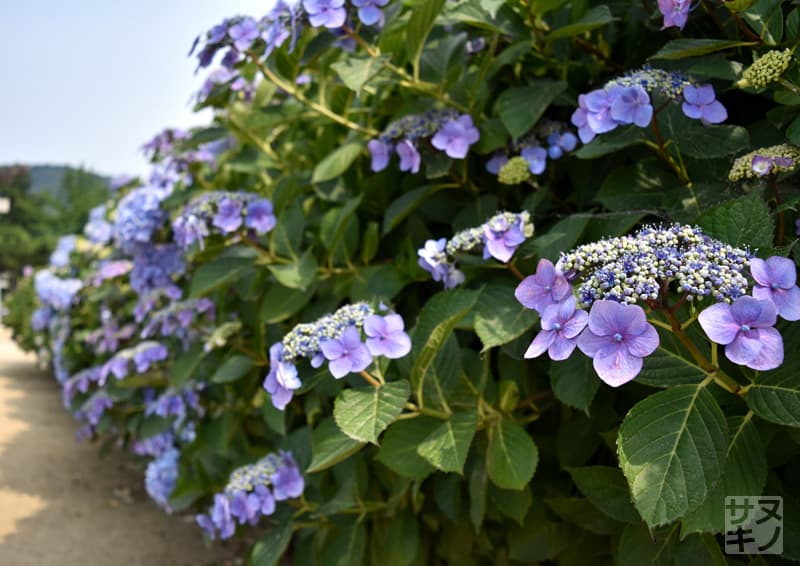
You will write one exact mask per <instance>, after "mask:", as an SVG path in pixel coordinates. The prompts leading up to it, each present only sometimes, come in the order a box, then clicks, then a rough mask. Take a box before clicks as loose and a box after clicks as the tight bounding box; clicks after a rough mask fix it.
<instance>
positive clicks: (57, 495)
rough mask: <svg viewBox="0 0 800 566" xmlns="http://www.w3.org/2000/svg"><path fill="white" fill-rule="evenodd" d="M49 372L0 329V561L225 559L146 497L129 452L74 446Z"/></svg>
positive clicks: (225, 553)
mask: <svg viewBox="0 0 800 566" xmlns="http://www.w3.org/2000/svg"><path fill="white" fill-rule="evenodd" d="M76 429H77V424H76V423H75V422H74V421H73V420H72V417H71V416H70V415H69V414H67V412H66V411H64V409H63V408H62V406H61V398H60V394H59V389H58V387H57V385H56V383H55V382H54V380H53V378H52V377H51V376H50V375H49V374H48V373H46V372H41V371H39V370H37V369H36V367H35V364H34V360H33V358H31V357H29V356H25V355H24V354H23V353H21V352H20V351H19V350H18V349H17V348H16V347H15V346H14V344H13V343H12V342H11V340H10V337H9V333H8V331H7V330H5V329H3V328H0V565H2V566H29V565H30V566H33V565H36V566H50V565H59V566H61V565H63V566H73V565H75V566H108V565H112V566H128V565H131V566H134V565H139V564H141V565H147V566H161V565H167V566H172V565H177V566H180V565H184V564H185V565H189V564H192V565H211V564H215V565H216V564H226V563H230V561H229V557H230V550H228V549H224V548H220V547H219V545H216V546H214V547H211V548H206V547H205V546H204V544H203V540H202V536H201V533H200V530H199V528H198V527H197V526H195V525H194V524H193V522H189V521H190V520H191V519H190V518H189V517H183V516H176V515H171V516H170V515H167V514H166V513H164V512H163V511H161V510H160V509H159V508H157V507H156V505H155V504H154V503H152V502H151V501H150V499H149V498H148V497H147V494H146V493H145V491H144V487H143V481H144V480H143V477H144V476H143V471H142V469H141V468H140V467H139V466H138V465H137V464H136V463H135V461H134V460H133V458H132V457H130V456H128V455H126V454H121V453H120V452H118V451H117V452H113V453H111V454H108V455H106V456H105V457H104V458H103V459H100V457H99V456H98V447H97V446H96V445H94V444H88V443H84V444H77V443H76V442H75V439H74V434H75V430H76Z"/></svg>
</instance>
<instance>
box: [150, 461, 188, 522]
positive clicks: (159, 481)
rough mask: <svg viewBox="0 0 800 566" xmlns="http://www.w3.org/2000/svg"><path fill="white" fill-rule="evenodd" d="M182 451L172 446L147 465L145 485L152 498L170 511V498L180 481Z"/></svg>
mask: <svg viewBox="0 0 800 566" xmlns="http://www.w3.org/2000/svg"><path fill="white" fill-rule="evenodd" d="M179 459H180V452H178V450H177V449H175V448H172V449H171V450H167V451H166V452H164V453H163V454H161V455H160V456H159V457H158V458H156V459H155V460H153V461H152V462H150V463H149V464H148V465H147V470H146V471H145V474H144V486H145V489H146V490H147V494H148V495H149V496H150V498H151V499H152V500H153V501H155V502H156V503H158V505H159V506H160V507H161V508H163V509H164V510H165V511H167V512H168V513H171V512H172V509H171V508H170V506H169V498H170V496H171V495H172V492H173V491H174V490H175V485H176V484H177V483H178V460H179Z"/></svg>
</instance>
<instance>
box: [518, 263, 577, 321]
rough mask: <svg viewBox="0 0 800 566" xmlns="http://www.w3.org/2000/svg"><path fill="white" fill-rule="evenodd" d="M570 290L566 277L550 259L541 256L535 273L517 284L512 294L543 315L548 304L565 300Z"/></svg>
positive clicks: (523, 303) (524, 304)
mask: <svg viewBox="0 0 800 566" xmlns="http://www.w3.org/2000/svg"><path fill="white" fill-rule="evenodd" d="M571 292H572V287H570V284H569V282H568V281H567V278H566V277H564V275H562V274H561V273H559V272H558V271H557V270H556V268H555V266H554V265H553V262H552V261H550V260H549V259H544V258H542V259H540V260H539V264H538V265H537V266H536V273H534V274H533V275H528V276H527V277H526V278H525V279H523V280H522V281H521V282H520V284H519V285H517V288H516V290H515V291H514V296H515V297H516V298H517V300H518V301H519V302H520V303H521V304H522V305H523V306H525V307H527V308H529V309H533V310H535V311H536V312H538V313H539V314H540V315H543V314H544V311H545V309H546V308H547V307H548V306H550V305H552V304H555V303H560V302H561V301H563V300H565V299H566V298H567V297H568V296H569V295H570V293H571Z"/></svg>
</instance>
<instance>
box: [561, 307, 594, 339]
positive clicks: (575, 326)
mask: <svg viewBox="0 0 800 566" xmlns="http://www.w3.org/2000/svg"><path fill="white" fill-rule="evenodd" d="M588 323H589V313H587V312H586V311H585V310H578V311H575V314H573V315H572V318H571V319H569V320H568V321H566V322H564V323H563V324H562V325H561V335H562V336H563V337H564V338H575V337H576V336H577V335H578V334H580V333H581V332H582V331H583V329H584V328H586V325H587V324H588Z"/></svg>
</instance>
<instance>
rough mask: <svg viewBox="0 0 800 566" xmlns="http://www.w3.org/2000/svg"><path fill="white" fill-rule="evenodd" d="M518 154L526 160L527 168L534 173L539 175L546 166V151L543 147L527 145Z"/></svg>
mask: <svg viewBox="0 0 800 566" xmlns="http://www.w3.org/2000/svg"><path fill="white" fill-rule="evenodd" d="M520 155H522V157H523V158H524V159H525V161H527V162H528V170H529V171H530V172H531V173H533V174H534V175H541V174H542V173H544V170H545V167H547V151H546V150H545V149H544V148H543V147H539V146H528V147H526V148H524V149H523V150H522V151H521V152H520Z"/></svg>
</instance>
